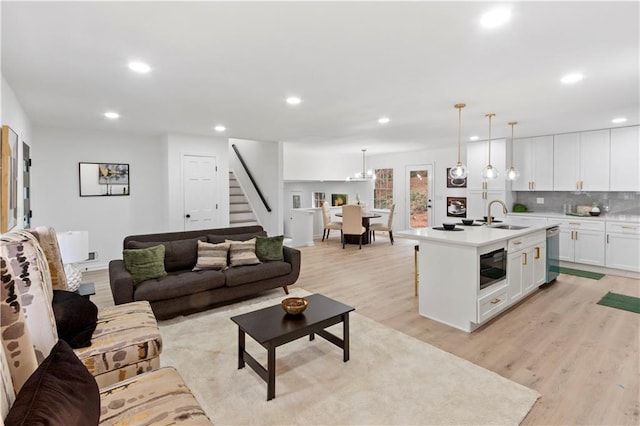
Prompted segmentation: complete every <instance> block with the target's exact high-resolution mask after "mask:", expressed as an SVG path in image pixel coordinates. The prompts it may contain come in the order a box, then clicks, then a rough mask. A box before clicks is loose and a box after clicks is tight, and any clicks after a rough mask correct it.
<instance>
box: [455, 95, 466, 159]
mask: <svg viewBox="0 0 640 426" xmlns="http://www.w3.org/2000/svg"><path fill="white" fill-rule="evenodd" d="M454 106H455V107H456V108H458V164H460V127H461V123H462V108H464V107H465V106H467V104H455V105H454Z"/></svg>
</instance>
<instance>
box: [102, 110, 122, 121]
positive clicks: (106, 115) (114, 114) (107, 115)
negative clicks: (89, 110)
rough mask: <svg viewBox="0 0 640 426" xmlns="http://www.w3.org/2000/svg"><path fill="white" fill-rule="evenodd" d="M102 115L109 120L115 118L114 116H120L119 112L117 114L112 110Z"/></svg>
mask: <svg viewBox="0 0 640 426" xmlns="http://www.w3.org/2000/svg"><path fill="white" fill-rule="evenodd" d="M104 116H105V117H107V118H109V119H111V120H115V119H116V118H120V114H118V113H117V112H113V111H107V112H105V113H104Z"/></svg>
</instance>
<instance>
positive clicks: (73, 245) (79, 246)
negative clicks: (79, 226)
mask: <svg viewBox="0 0 640 426" xmlns="http://www.w3.org/2000/svg"><path fill="white" fill-rule="evenodd" d="M56 236H57V237H58V245H59V246H60V254H61V255H62V263H65V264H66V263H76V262H82V261H84V260H87V258H88V257H89V231H67V232H59V233H57V234H56Z"/></svg>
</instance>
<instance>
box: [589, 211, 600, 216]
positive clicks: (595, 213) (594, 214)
mask: <svg viewBox="0 0 640 426" xmlns="http://www.w3.org/2000/svg"><path fill="white" fill-rule="evenodd" d="M589 214H590V215H591V216H600V212H592V211H590V212H589Z"/></svg>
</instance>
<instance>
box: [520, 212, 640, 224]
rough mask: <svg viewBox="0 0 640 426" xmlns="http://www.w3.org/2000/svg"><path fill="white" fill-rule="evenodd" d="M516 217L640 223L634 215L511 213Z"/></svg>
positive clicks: (639, 219) (637, 216) (639, 218)
mask: <svg viewBox="0 0 640 426" xmlns="http://www.w3.org/2000/svg"><path fill="white" fill-rule="evenodd" d="M509 215H514V216H540V217H547V218H551V219H558V220H592V221H596V222H605V221H611V222H614V221H615V222H632V223H640V215H634V214H601V215H600V216H575V215H567V214H563V213H552V212H527V213H509Z"/></svg>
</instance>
